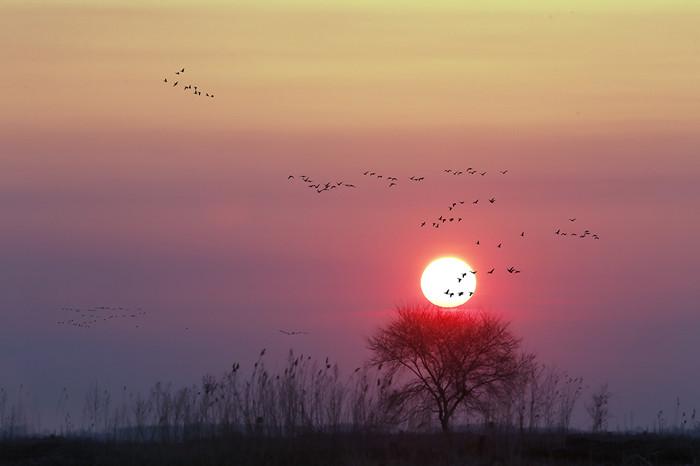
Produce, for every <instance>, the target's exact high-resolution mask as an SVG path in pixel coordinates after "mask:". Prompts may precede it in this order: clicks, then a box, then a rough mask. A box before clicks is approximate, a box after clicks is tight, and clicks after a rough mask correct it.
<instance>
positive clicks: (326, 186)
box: [287, 175, 355, 194]
mask: <svg viewBox="0 0 700 466" xmlns="http://www.w3.org/2000/svg"><path fill="white" fill-rule="evenodd" d="M295 179H298V180H299V181H301V182H302V183H304V184H306V187H307V188H311V189H314V190H315V191H316V193H317V194H321V193H324V192H331V191H332V190H334V189H338V188H354V187H355V185H354V184H351V183H345V182H344V181H326V182H314V180H312V179H311V178H309V177H308V176H306V175H299V176H298V177H295V176H294V175H289V176H288V177H287V180H289V181H292V180H295Z"/></svg>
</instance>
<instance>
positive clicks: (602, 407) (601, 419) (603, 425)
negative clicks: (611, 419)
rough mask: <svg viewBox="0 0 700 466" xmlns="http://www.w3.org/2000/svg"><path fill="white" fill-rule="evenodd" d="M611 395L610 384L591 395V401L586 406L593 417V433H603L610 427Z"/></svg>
mask: <svg viewBox="0 0 700 466" xmlns="http://www.w3.org/2000/svg"><path fill="white" fill-rule="evenodd" d="M610 395H611V394H610V391H609V390H608V384H604V385H601V387H600V388H599V389H598V390H597V391H595V392H593V393H592V394H591V401H590V402H589V403H588V404H587V405H586V411H587V412H588V415H589V416H590V417H591V423H592V425H591V430H593V432H602V431H604V430H605V429H607V427H608V415H609V412H608V402H609V401H610Z"/></svg>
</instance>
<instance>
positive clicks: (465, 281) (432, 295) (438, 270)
mask: <svg viewBox="0 0 700 466" xmlns="http://www.w3.org/2000/svg"><path fill="white" fill-rule="evenodd" d="M473 270H474V269H472V268H471V266H470V265H469V264H467V263H466V262H464V261H463V260H462V259H458V258H456V257H441V258H439V259H435V260H434V261H432V262H431V263H430V264H428V266H427V267H426V268H425V270H424V271H423V275H422V276H421V278H420V287H421V290H422V291H423V294H424V295H425V297H426V299H427V300H428V301H430V302H431V303H433V304H435V305H436V306H440V307H457V306H461V305H462V304H464V303H466V302H467V301H469V298H471V297H472V295H473V294H474V292H475V291H476V274H474V273H472V271H473Z"/></svg>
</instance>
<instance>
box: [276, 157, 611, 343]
mask: <svg viewBox="0 0 700 466" xmlns="http://www.w3.org/2000/svg"><path fill="white" fill-rule="evenodd" d="M441 173H442V174H443V176H444V175H448V176H477V177H486V176H488V175H489V174H490V173H491V172H489V171H488V170H482V169H479V168H476V167H467V168H466V169H455V168H448V169H444V170H442V171H441ZM492 173H495V174H496V176H503V175H507V174H508V173H509V170H508V169H504V170H497V171H494V172H492ZM362 175H363V176H365V177H368V178H373V179H375V180H376V181H378V182H381V183H383V184H384V185H385V186H386V187H387V188H392V189H395V188H396V187H398V186H399V184H400V183H401V182H404V181H407V182H410V183H420V182H423V181H425V179H426V177H425V176H416V175H413V176H410V177H401V178H399V177H397V176H390V175H386V174H383V173H380V172H377V171H374V170H365V171H364V172H363V173H362ZM287 179H288V180H295V179H298V180H301V181H302V182H303V183H305V184H306V186H307V187H308V188H311V189H314V190H315V191H316V192H317V193H318V194H320V193H323V192H331V191H333V190H336V189H337V188H341V187H350V188H355V187H356V185H355V184H351V183H347V182H346V181H336V182H327V183H315V182H314V181H313V180H312V179H311V178H310V177H308V176H306V175H288V177H287ZM496 202H497V199H496V196H493V195H492V196H490V197H488V198H477V199H472V200H465V199H462V200H456V201H454V202H451V203H450V204H449V205H448V206H447V211H446V212H443V213H441V214H440V215H439V216H438V217H436V218H432V219H424V220H421V221H420V222H419V223H418V225H419V227H420V228H427V227H429V228H432V229H436V230H437V229H440V228H444V227H446V226H447V225H456V224H460V223H462V222H463V221H464V220H465V219H467V218H468V215H467V213H466V212H467V211H462V209H461V208H463V207H466V206H467V205H471V206H472V207H478V206H482V205H486V206H492V205H495V204H496ZM463 212H464V213H463ZM568 220H569V222H570V223H573V222H575V221H576V218H569V219H568ZM555 234H556V235H558V236H560V237H563V236H569V237H573V238H591V239H595V240H598V239H600V236H599V235H598V234H597V233H593V232H592V231H591V230H589V229H584V230H583V231H581V232H578V231H576V232H574V231H564V229H562V228H558V229H557V230H556V231H555ZM518 237H519V238H520V239H525V238H526V232H525V231H521V232H520V234H519V235H518ZM474 244H475V245H476V246H480V245H482V242H481V241H480V240H478V239H477V240H476V241H475V242H474ZM493 245H494V246H495V247H496V248H497V249H502V248H503V245H504V242H503V241H499V242H495V241H494V242H493ZM496 270H497V268H496V267H491V268H490V269H489V270H486V271H485V273H486V274H487V275H493V274H494V273H496ZM504 272H505V273H507V274H509V275H517V274H520V273H521V272H522V271H521V270H520V269H519V268H518V267H516V266H513V265H510V266H508V267H505V269H504ZM467 273H472V274H474V275H476V273H477V271H476V270H470V271H469V272H467ZM465 276H466V273H465V274H464V275H462V276H460V277H457V285H460V286H462V285H463V279H464V277H465ZM457 285H456V286H455V287H451V288H449V289H447V290H445V292H444V294H445V295H446V296H448V297H450V298H452V297H462V296H464V295H466V294H468V295H469V296H471V295H473V294H474V291H473V290H467V289H460V286H457ZM280 332H281V333H283V334H285V335H299V334H304V332H290V331H282V330H280Z"/></svg>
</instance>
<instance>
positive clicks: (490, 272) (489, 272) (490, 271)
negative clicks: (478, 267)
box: [486, 268, 496, 274]
mask: <svg viewBox="0 0 700 466" xmlns="http://www.w3.org/2000/svg"><path fill="white" fill-rule="evenodd" d="M494 270H496V269H495V268H492V269H491V270H489V271H488V272H486V273H488V274H493V271H494Z"/></svg>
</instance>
